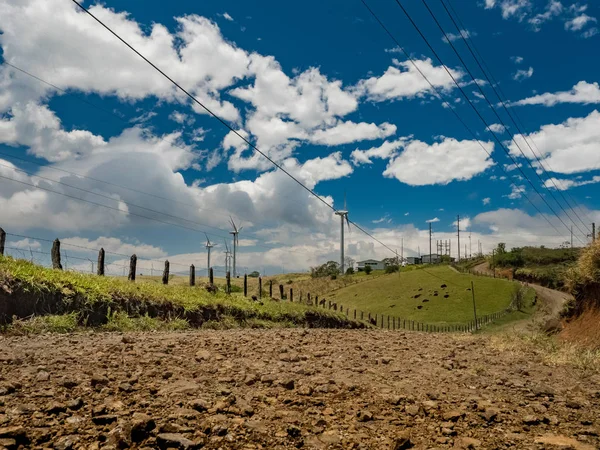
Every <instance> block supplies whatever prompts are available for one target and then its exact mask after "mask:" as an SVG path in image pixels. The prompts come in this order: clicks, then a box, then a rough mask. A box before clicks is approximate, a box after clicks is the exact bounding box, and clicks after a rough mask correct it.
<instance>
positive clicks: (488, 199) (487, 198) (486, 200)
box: [481, 197, 492, 206]
mask: <svg viewBox="0 0 600 450" xmlns="http://www.w3.org/2000/svg"><path fill="white" fill-rule="evenodd" d="M491 201H492V199H491V198H489V197H485V198H484V199H482V200H481V202H482V203H483V205H484V206H485V205H489V204H490V202H491Z"/></svg>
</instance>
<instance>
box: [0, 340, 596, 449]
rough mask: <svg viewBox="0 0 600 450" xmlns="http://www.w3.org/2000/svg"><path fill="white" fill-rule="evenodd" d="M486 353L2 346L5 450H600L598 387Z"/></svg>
mask: <svg viewBox="0 0 600 450" xmlns="http://www.w3.org/2000/svg"><path fill="white" fill-rule="evenodd" d="M489 339H490V338H488V337H485V336H467V335H449V334H443V335H436V334H422V333H405V332H398V331H395V332H392V331H379V330H378V331H365V330H356V331H343V330H301V329H289V330H287V329H286V330H235V331H195V332H184V333H146V334H125V335H121V334H110V333H104V334H103V333H85V334H84V333H81V334H75V335H69V336H61V335H48V336H37V337H11V336H0V448H2V446H4V448H17V446H18V445H21V446H22V448H39V449H42V448H54V449H63V450H64V449H118V448H130V447H134V448H200V447H203V448H207V449H260V448H262V449H288V448H290V449H291V448H304V449H325V448H336V449H352V448H357V449H395V450H399V449H405V448H416V449H432V448H439V449H442V448H481V449H504V448H515V449H544V448H548V449H550V448H575V449H597V448H600V438H599V434H600V418H599V417H598V411H600V376H599V375H598V374H594V375H590V374H588V375H584V374H583V373H580V372H578V371H576V370H575V369H574V368H572V367H569V366H558V367H550V366H548V365H546V364H545V363H544V362H543V358H542V355H541V354H540V353H538V351H537V350H534V349H530V350H526V351H524V352H513V351H503V350H499V349H497V348H496V347H494V346H492V345H490V341H489ZM561 443H562V447H561V446H560V445H558V444H561Z"/></svg>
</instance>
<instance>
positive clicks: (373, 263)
mask: <svg viewBox="0 0 600 450" xmlns="http://www.w3.org/2000/svg"><path fill="white" fill-rule="evenodd" d="M357 265H358V270H365V267H366V266H370V267H371V269H373V270H384V269H385V264H384V263H383V261H377V260H376V259H365V260H364V261H358V263H357Z"/></svg>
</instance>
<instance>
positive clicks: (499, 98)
mask: <svg viewBox="0 0 600 450" xmlns="http://www.w3.org/2000/svg"><path fill="white" fill-rule="evenodd" d="M422 2H423V4H424V5H425V7H426V8H427V10H428V11H429V14H430V15H431V17H432V18H433V20H434V21H435V23H436V24H437V26H438V28H439V29H440V30H441V32H442V33H443V34H444V37H445V38H446V40H447V42H448V44H449V45H450V46H451V48H452V50H453V51H454V53H455V54H456V56H458V58H459V60H460V62H461V64H462V65H463V67H464V68H465V69H466V70H467V72H468V73H469V75H470V76H471V79H472V80H473V82H474V83H475V85H476V86H477V88H478V90H479V92H480V93H481V95H483V97H484V98H485V100H486V101H487V103H488V105H489V107H490V109H491V110H492V111H493V112H494V114H495V116H496V117H497V118H498V120H499V121H500V123H501V125H502V126H503V127H504V129H505V130H506V132H507V133H508V134H509V136H510V138H511V140H512V141H513V142H514V143H515V145H516V146H517V148H518V149H519V151H520V152H521V155H523V157H524V158H525V159H526V161H527V162H528V164H529V167H530V168H531V170H533V171H534V172H535V174H536V175H537V176H538V178H539V179H540V181H542V183H545V181H544V180H543V179H542V177H541V176H540V174H539V173H538V171H537V170H535V168H534V167H533V165H532V164H531V160H530V158H527V157H526V156H525V153H524V152H523V150H522V149H521V146H520V145H519V144H518V143H517V141H516V140H515V137H514V135H513V134H512V133H511V132H510V131H509V129H508V127H507V126H506V124H505V123H504V121H503V120H502V118H501V117H500V115H499V114H498V111H497V110H496V108H495V107H494V106H493V105H492V103H491V102H490V101H489V99H488V97H487V96H486V95H485V93H484V92H483V90H482V88H481V86H480V85H479V83H478V82H477V80H476V79H475V77H474V76H473V75H472V73H471V71H470V70H469V68H468V67H467V65H466V63H465V61H464V60H463V58H462V57H461V56H460V53H459V52H458V50H457V49H456V47H455V46H454V44H453V43H452V41H451V40H450V39H449V38H448V35H447V33H446V32H445V31H444V29H443V27H442V26H441V24H440V22H439V21H438V20H437V18H436V16H435V14H434V13H433V11H432V10H431V8H430V7H429V5H427V3H426V2H425V0H422ZM440 2H441V4H442V6H443V7H444V10H445V11H446V13H447V14H448V17H450V19H451V20H452V23H453V24H454V26H455V27H456V30H457V32H458V33H459V35H460V36H461V38H462V40H463V41H464V43H465V44H466V46H467V48H468V49H469V52H470V53H471V56H473V59H474V60H475V62H476V63H477V66H478V67H479V69H480V70H481V72H482V73H483V75H484V76H485V78H486V80H487V81H488V83H489V84H490V86H491V88H492V89H493V91H494V93H495V94H496V97H498V100H500V103H501V104H502V107H503V108H504V111H505V112H506V114H508V116H509V117H510V119H511V121H512V123H513V124H514V125H515V127H516V128H517V131H519V133H520V134H521V136H522V137H523V140H524V141H525V143H526V144H527V146H528V147H529V150H531V153H533V155H534V156H535V157H536V159H537V161H538V163H539V164H540V167H541V168H542V172H543V173H545V174H546V178H547V179H549V180H551V181H552V183H553V184H554V187H555V188H556V189H557V190H558V187H557V186H556V183H554V179H553V178H550V176H549V174H548V172H547V171H546V170H545V168H544V166H543V165H542V162H541V161H540V159H539V158H538V156H537V154H536V153H535V151H534V150H533V148H532V147H531V145H530V144H529V141H528V140H527V138H526V137H525V134H524V133H523V132H522V131H521V128H520V127H519V126H518V125H517V123H516V122H515V120H514V119H513V117H512V114H511V113H510V111H509V110H508V108H507V107H506V104H505V102H504V100H503V99H502V98H501V97H500V95H499V93H498V91H497V90H496V87H495V86H494V83H492V81H491V80H490V78H489V77H488V75H487V73H486V71H485V70H484V69H483V67H482V66H481V64H480V62H479V59H478V58H477V56H476V55H475V53H474V52H473V50H472V49H471V46H470V45H469V43H468V42H467V40H466V39H465V37H464V36H463V33H462V30H461V29H460V28H459V26H458V24H457V23H456V21H455V20H454V18H453V17H452V15H451V14H450V11H449V10H448V8H447V7H446V4H445V3H444V0H440ZM542 186H543V187H545V188H546V190H547V191H548V192H550V195H551V196H552V198H553V199H554V201H555V202H556V204H557V205H558V206H559V207H560V208H561V209H562V211H563V212H564V213H565V214H566V215H567V217H568V218H569V220H571V222H573V224H574V225H575V226H576V227H577V229H578V230H579V231H581V232H582V233H583V231H582V230H581V229H580V228H579V225H577V224H576V223H575V221H574V220H573V219H572V218H571V216H570V215H569V213H568V212H567V211H566V210H565V209H564V208H563V207H562V205H561V204H560V202H559V201H558V200H557V199H556V197H555V196H554V193H553V192H552V191H551V190H550V189H549V188H548V186H546V185H545V184H542ZM559 192H560V191H559ZM561 195H562V192H561ZM562 197H563V201H564V202H565V203H566V205H567V208H570V209H571V212H573V213H574V214H575V216H576V217H577V218H578V219H579V221H580V222H581V223H582V224H583V225H584V227H586V229H587V230H588V232H589V231H590V230H589V228H588V227H587V225H586V224H585V223H584V222H583V221H582V220H581V218H580V217H579V215H578V214H577V213H576V212H575V210H574V209H573V208H572V207H570V206H569V203H568V202H567V200H566V198H565V196H564V195H562Z"/></svg>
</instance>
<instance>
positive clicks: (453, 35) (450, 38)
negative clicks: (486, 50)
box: [442, 30, 477, 43]
mask: <svg viewBox="0 0 600 450" xmlns="http://www.w3.org/2000/svg"><path fill="white" fill-rule="evenodd" d="M446 36H448V38H447V39H446ZM446 36H442V41H444V42H446V43H447V42H448V41H450V42H454V41H457V40H459V39H462V38H463V37H464V38H465V39H470V38H472V37H475V36H477V33H476V32H474V31H469V30H460V33H446Z"/></svg>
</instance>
